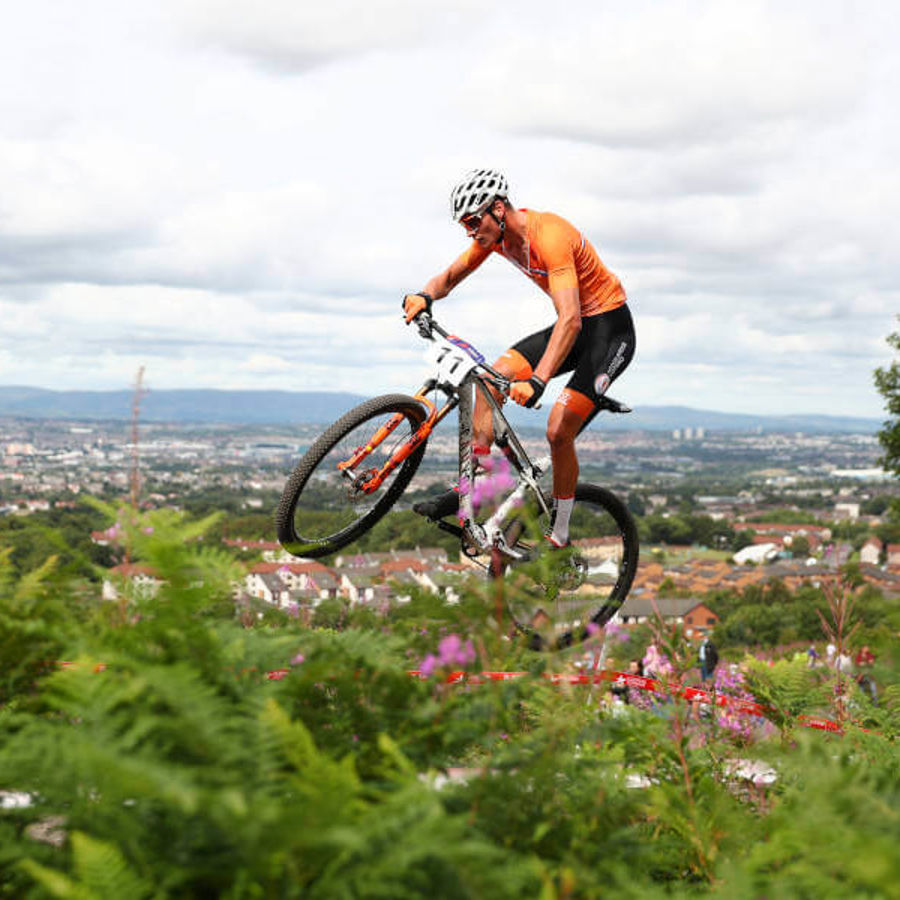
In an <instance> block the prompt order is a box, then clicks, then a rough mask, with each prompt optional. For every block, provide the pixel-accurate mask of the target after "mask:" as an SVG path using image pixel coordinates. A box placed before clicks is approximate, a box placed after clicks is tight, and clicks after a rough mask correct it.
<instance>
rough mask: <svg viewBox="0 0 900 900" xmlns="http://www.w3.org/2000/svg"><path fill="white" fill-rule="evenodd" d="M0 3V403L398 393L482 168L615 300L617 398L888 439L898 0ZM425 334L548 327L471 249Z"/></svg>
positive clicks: (413, 380)
mask: <svg viewBox="0 0 900 900" xmlns="http://www.w3.org/2000/svg"><path fill="white" fill-rule="evenodd" d="M4 7H5V11H4V13H3V23H4V25H3V28H2V29H0V178H2V189H0V385H32V386H37V387H45V388H55V389H76V388H77V389H98V390H105V389H123V388H128V387H129V386H130V385H131V384H133V382H134V380H135V377H136V374H137V371H138V369H139V367H141V366H144V367H145V374H144V380H145V384H146V386H148V387H149V388H150V389H151V390H153V389H170V388H199V387H207V388H228V389H237V388H247V389H281V390H340V391H352V392H354V393H358V394H365V395H374V394H377V393H383V392H403V393H412V392H414V391H415V389H417V388H418V387H419V386H420V385H421V383H422V381H423V380H424V379H425V377H427V375H428V364H427V363H426V362H425V354H424V351H425V347H424V345H423V343H422V341H421V340H420V339H419V338H418V337H417V336H416V334H415V332H414V331H413V330H412V329H410V328H407V327H406V326H405V325H404V324H403V320H402V317H401V314H400V302H401V297H402V295H403V294H404V293H405V292H407V291H415V290H417V289H419V288H421V287H422V285H424V283H425V282H426V281H427V279H428V278H429V277H430V276H432V275H434V274H436V273H437V272H439V271H441V270H443V269H444V268H445V267H446V266H447V265H449V263H450V262H451V261H452V260H453V259H454V258H455V257H456V256H457V255H458V254H459V253H461V252H462V251H463V250H464V249H465V246H466V243H467V241H466V238H465V234H464V232H463V230H462V229H461V228H460V226H459V225H456V224H454V223H453V222H452V221H451V220H450V216H449V193H450V191H451V189H452V187H453V186H454V184H455V183H456V182H457V181H459V180H460V179H461V178H462V176H463V175H464V174H465V173H466V172H467V171H469V170H470V169H473V168H476V167H493V168H498V169H500V170H502V171H503V172H504V173H505V174H506V176H507V178H508V179H509V181H510V184H511V199H512V201H513V202H514V203H515V204H516V205H517V206H520V207H528V208H531V209H538V210H550V211H552V212H555V213H557V214H559V215H562V216H564V217H565V218H567V219H569V220H570V221H571V222H572V223H573V224H575V225H576V227H577V228H578V229H579V230H581V231H582V232H583V233H584V234H585V236H586V237H587V238H588V239H589V240H590V241H591V242H592V243H593V244H594V246H595V247H596V249H597V251H598V252H599V254H600V256H601V258H602V259H603V261H604V263H605V264H606V265H607V266H608V267H609V268H610V269H612V270H613V271H614V272H615V273H616V274H617V275H618V276H619V277H620V278H621V280H622V282H623V284H624V286H625V289H626V291H627V293H628V296H629V303H630V305H631V309H632V313H633V316H634V319H635V325H636V331H637V353H636V356H635V358H634V361H633V362H632V364H631V366H630V368H629V369H628V370H627V371H626V372H625V374H624V375H623V376H622V377H621V379H620V380H619V381H618V382H617V383H616V385H615V387H614V389H612V390H611V391H610V393H611V394H613V395H614V396H617V397H620V398H621V399H623V400H626V401H627V402H629V403H630V404H631V405H633V406H638V405H641V404H643V405H660V404H664V405H669V404H676V405H684V406H692V407H697V408H705V409H715V410H723V411H732V412H744V413H764V412H785V413H826V414H836V415H858V416H867V417H879V418H880V417H883V415H884V402H883V399H882V398H881V397H880V395H879V394H878V393H877V391H876V390H875V388H874V386H873V381H872V371H873V370H874V369H875V368H876V367H877V366H883V365H886V364H889V363H890V362H891V361H892V356H891V350H890V347H889V346H888V344H887V343H886V340H885V339H886V337H887V336H888V335H889V334H890V333H891V332H892V331H896V330H898V329H900V319H898V318H897V316H898V314H900V253H898V244H900V241H898V238H900V226H898V222H900V168H898V165H897V159H898V158H900V122H898V108H900V104H898V102H897V96H896V94H897V88H898V86H900V58H898V54H897V53H896V34H897V32H898V28H900V4H897V3H895V2H893V0H882V2H876V0H873V2H859V0H856V2H852V3H851V2H833V0H824V2H822V0H816V2H792V0H780V2H772V3H768V2H757V0H714V2H698V0H684V2H680V0H673V2H659V0H658V2H647V0H629V2H624V0H621V2H608V0H572V2H569V3H565V4H548V3H546V2H541V3H537V2H533V0H518V2H516V3H514V4H509V3H475V2H470V0H453V2H450V0H429V2H427V3H425V2H421V0H384V2H377V0H328V2H327V3H325V2H323V3H319V2H315V3H311V2H309V0H300V2H298V0H254V2H252V3H251V2H237V0H231V2H227V0H156V2H154V3H153V4H131V3H122V2H121V0H81V2H79V3H77V4H73V3H67V2H65V0H30V2H29V3H27V4H23V3H17V4H12V3H8V4H4ZM435 313H436V316H437V318H438V319H439V321H441V322H442V324H444V325H445V326H446V327H448V328H449V329H450V330H452V331H454V332H456V333H457V334H460V335H462V336H463V337H465V338H467V339H468V340H469V341H471V342H472V343H474V344H475V345H476V346H477V347H478V348H479V349H480V350H481V351H482V352H483V353H485V354H486V355H487V356H490V357H494V356H499V354H500V353H501V352H502V351H503V350H504V349H506V347H508V346H510V345H511V344H513V343H515V342H516V341H517V340H518V339H520V338H521V337H524V336H525V335H527V334H529V333H531V332H532V331H535V330H537V329H539V328H543V327H546V326H547V325H550V324H552V322H553V321H554V313H553V307H552V304H551V302H550V300H549V298H548V297H546V295H544V294H542V293H541V292H540V291H539V290H538V288H537V287H536V286H535V285H534V284H532V283H531V282H530V281H528V280H527V279H526V278H524V277H523V276H522V274H521V273H519V272H518V271H517V270H516V269H515V268H514V267H513V266H512V265H510V264H509V263H508V262H506V261H505V260H503V259H500V258H491V259H489V260H488V261H487V262H486V263H485V264H484V265H483V266H482V267H481V268H480V269H479V270H478V271H477V272H475V273H473V274H472V275H471V276H470V277H469V278H468V279H467V280H466V281H464V282H463V283H462V284H461V285H459V286H458V287H457V288H456V290H455V291H454V292H453V293H451V294H450V295H449V296H448V297H447V298H446V299H444V300H441V301H440V302H439V303H438V304H437V305H436V307H435ZM563 382H564V379H557V380H556V382H555V384H556V385H557V386H558V387H561V386H562V383H563Z"/></svg>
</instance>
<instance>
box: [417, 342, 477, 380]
mask: <svg viewBox="0 0 900 900" xmlns="http://www.w3.org/2000/svg"><path fill="white" fill-rule="evenodd" d="M451 340H452V341H453V342H452V343H451V342H449V341H443V340H441V341H436V342H435V343H434V344H432V345H431V347H429V349H428V359H429V360H430V361H431V362H432V363H433V364H434V365H435V366H436V367H437V380H438V381H439V382H441V383H442V384H452V385H453V386H454V387H459V385H460V384H462V381H463V379H464V378H465V377H466V375H468V374H469V372H471V371H472V369H474V368H476V367H477V366H478V364H479V363H482V362H484V357H483V356H482V355H481V354H480V353H479V352H478V351H477V350H476V349H475V348H474V347H472V346H471V345H470V344H466V343H465V342H463V341H460V340H459V339H458V338H456V339H451Z"/></svg>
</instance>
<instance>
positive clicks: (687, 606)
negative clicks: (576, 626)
mask: <svg viewBox="0 0 900 900" xmlns="http://www.w3.org/2000/svg"><path fill="white" fill-rule="evenodd" d="M658 617H662V620H663V622H665V623H666V624H667V625H669V624H678V625H681V626H682V627H683V628H684V634H685V637H688V638H691V639H699V638H702V637H704V636H705V635H707V634H708V633H709V632H711V631H712V630H713V628H715V627H716V625H717V624H718V622H719V617H718V616H717V615H716V614H715V613H714V612H713V611H712V610H711V609H710V608H709V607H708V606H707V605H706V604H705V603H703V602H702V601H701V600H698V599H697V598H696V597H653V596H652V595H647V594H631V595H630V596H628V597H627V598H626V599H625V602H624V603H623V604H622V606H621V607H620V608H619V611H618V613H616V619H617V620H618V621H619V622H621V623H622V624H623V625H642V624H644V623H645V622H652V621H656V620H657V618H658Z"/></svg>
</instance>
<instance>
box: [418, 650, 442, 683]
mask: <svg viewBox="0 0 900 900" xmlns="http://www.w3.org/2000/svg"><path fill="white" fill-rule="evenodd" d="M437 664H438V658H437V657H436V656H432V654H430V653H429V654H428V655H427V656H426V657H425V659H423V660H422V662H421V663H420V664H419V674H420V675H424V676H425V677H426V678H430V677H431V676H432V675H433V674H434V670H435V669H436V668H437Z"/></svg>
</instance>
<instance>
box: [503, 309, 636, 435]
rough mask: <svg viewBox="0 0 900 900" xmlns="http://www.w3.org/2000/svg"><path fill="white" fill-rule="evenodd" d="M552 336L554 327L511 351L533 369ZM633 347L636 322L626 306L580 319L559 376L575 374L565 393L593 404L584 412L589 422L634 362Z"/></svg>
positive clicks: (524, 339)
mask: <svg viewBox="0 0 900 900" xmlns="http://www.w3.org/2000/svg"><path fill="white" fill-rule="evenodd" d="M552 333H553V326H552V325H551V326H550V327H549V328H545V329H544V330H543V331H538V332H535V333H534V334H532V335H529V336H528V337H526V338H523V339H522V340H521V341H519V342H518V343H517V344H516V345H515V346H514V347H513V348H512V349H513V350H516V351H518V352H519V353H521V354H522V356H524V357H525V359H526V360H527V361H528V363H529V365H530V366H531V368H532V369H534V368H535V367H536V366H537V364H538V363H539V362H540V361H541V357H542V356H543V355H544V351H545V350H546V349H547V344H548V343H549V342H550V335H551V334H552ZM634 347H635V338H634V322H633V321H632V319H631V312H630V310H629V309H628V306H627V305H624V304H623V305H622V306H619V307H617V308H616V309H613V310H610V311H609V312H605V313H600V315H597V316H588V317H586V318H584V319H582V320H581V333H580V334H579V335H578V338H577V339H576V341H575V344H574V346H573V347H572V349H571V350H570V351H569V355H568V356H567V357H566V358H565V360H564V361H563V364H562V365H561V366H560V367H559V369H557V371H556V374H557V375H563V374H565V373H566V372H572V377H571V378H570V379H569V381H568V383H567V384H566V388H565V390H564V391H563V396H565V394H566V391H574V392H577V393H578V394H581V395H582V396H583V397H585V398H586V399H587V400H588V401H590V404H591V405H592V406H593V411H589V409H587V408H586V409H585V412H586V413H588V414H587V416H586V419H587V420H589V419H591V418H593V416H594V414H595V413H596V411H597V402H598V400H599V398H600V397H601V396H603V394H605V393H606V390H607V388H608V387H609V386H610V385H611V384H612V383H613V382H614V381H615V380H616V379H617V378H618V377H619V376H620V375H621V374H622V372H624V371H625V369H626V367H627V366H628V363H630V362H631V358H632V357H633V356H634ZM560 400H562V397H561V398H560ZM560 400H558V401H557V402H560ZM563 402H565V401H563Z"/></svg>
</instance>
